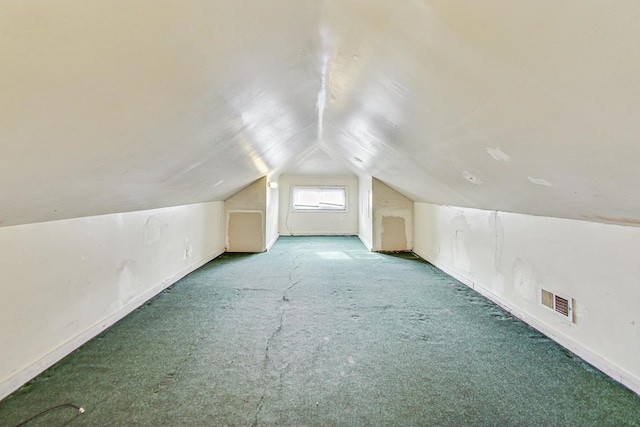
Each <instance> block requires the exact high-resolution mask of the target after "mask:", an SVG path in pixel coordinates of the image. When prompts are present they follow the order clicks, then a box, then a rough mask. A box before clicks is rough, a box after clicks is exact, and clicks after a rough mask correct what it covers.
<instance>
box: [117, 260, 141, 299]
mask: <svg viewBox="0 0 640 427" xmlns="http://www.w3.org/2000/svg"><path fill="white" fill-rule="evenodd" d="M135 271H136V261H135V260H133V259H128V260H125V261H123V262H122V264H121V265H120V267H119V268H118V269H117V274H118V300H119V302H120V304H121V305H120V307H124V306H126V305H127V304H128V303H129V302H130V301H131V300H132V299H133V298H134V297H135V296H136V282H137V279H136V274H135Z"/></svg>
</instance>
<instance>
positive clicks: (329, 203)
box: [291, 186, 347, 211]
mask: <svg viewBox="0 0 640 427" xmlns="http://www.w3.org/2000/svg"><path fill="white" fill-rule="evenodd" d="M291 200H292V205H293V209H294V210H305V211H346V210H347V188H346V187H297V186H294V187H293V190H292V197H291Z"/></svg>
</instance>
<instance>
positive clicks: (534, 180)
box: [527, 176, 553, 187]
mask: <svg viewBox="0 0 640 427" xmlns="http://www.w3.org/2000/svg"><path fill="white" fill-rule="evenodd" d="M527 179H528V180H529V182H531V183H532V184H536V185H543V186H545V187H553V184H551V183H550V182H549V181H547V180H546V179H541V178H533V177H531V176H529V177H527Z"/></svg>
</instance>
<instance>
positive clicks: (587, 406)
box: [0, 237, 640, 426]
mask: <svg viewBox="0 0 640 427" xmlns="http://www.w3.org/2000/svg"><path fill="white" fill-rule="evenodd" d="M63 402H73V403H76V404H78V405H81V406H83V407H84V408H85V409H86V413H85V414H83V415H78V414H77V413H76V412H75V410H74V409H72V408H61V409H58V410H56V411H53V412H51V413H49V414H46V415H44V416H42V417H40V418H38V419H36V420H34V421H33V422H32V423H30V424H29V425H47V426H62V425H74V426H75V425H78V426H80V425H94V426H114V425H142V426H159V425H171V426H177V425H207V426H209V425H245V426H248V425H350V426H351V425H427V426H465V425H477V426H565V425H566V426H640V397H639V396H637V395H636V394H634V393H632V392H631V391H629V390H627V389H625V388H624V387H622V386H620V385H619V384H617V383H616V382H614V381H612V380H611V379H609V378H608V377H606V376H605V375H603V374H602V373H601V372H599V371H597V370H596V369H594V368H592V367H591V366H589V365H588V364H586V363H584V362H583V361H582V360H581V359H579V358H577V357H576V356H574V355H573V354H571V353H570V352H568V351H566V350H564V349H563V348H561V347H559V346H558V345H556V344H555V343H554V342H552V341H551V340H549V339H547V338H546V337H544V336H543V335H541V334H540V333H538V332H536V331H535V330H533V329H532V328H530V327H529V326H527V325H525V324H524V323H522V322H520V321H519V320H517V319H515V318H513V317H512V316H510V315H509V314H508V313H506V312H504V311H503V310H502V309H500V308H498V307H497V306H495V305H494V304H492V303H491V302H489V301H487V300H486V299H484V298H483V297H481V296H480V295H478V294H477V293H475V292H474V291H472V290H470V289H468V288H467V287H465V286H464V285H462V284H460V283H459V282H457V281H456V280H454V279H452V278H451V277H449V276H447V275H446V274H444V273H442V272H441V271H439V270H437V269H436V268H434V267H433V266H431V265H430V264H428V263H426V262H424V261H422V260H420V259H419V258H417V257H415V256H414V255H412V254H401V255H381V254H376V253H371V252H368V251H366V250H365V248H364V247H363V246H362V244H361V243H360V241H359V240H358V239H357V238H355V237H282V238H280V239H279V240H278V241H277V243H276V244H275V245H274V247H273V249H272V250H271V251H270V252H268V253H264V254H256V255H246V254H224V255H222V256H220V257H219V258H217V259H215V260H214V261H212V262H210V263H209V264H207V265H205V266H204V267H202V268H200V269H199V270H197V271H195V272H193V273H192V274H190V275H189V276H187V277H185V278H184V279H182V280H181V281H180V282H178V283H177V284H175V285H174V286H172V287H171V288H170V289H168V290H166V291H164V292H163V293H161V294H160V295H158V296H157V297H156V298H154V299H152V300H151V301H149V302H148V303H147V304H146V305H145V306H143V307H141V308H140V309H138V310H136V311H134V312H133V313H132V314H131V315H129V316H128V317H126V318H125V319H123V320H122V321H120V322H119V323H118V324H116V325H115V326H114V327H112V328H111V329H109V330H108V331H106V332H105V333H103V334H102V335H101V336H99V337H97V338H95V339H93V340H92V341H90V342H89V343H87V344H86V345H84V346H83V347H82V348H80V349H79V350H77V351H76V352H74V353H73V354H71V355H69V356H68V357H66V358H65V359H64V360H63V361H61V362H60V363H58V364H57V365H55V366H54V367H53V368H51V369H49V370H48V371H46V372H45V373H43V374H42V375H40V376H39V377H38V378H36V379H35V380H34V381H32V382H31V383H29V384H28V385H26V386H24V387H23V388H22V389H20V390H19V391H18V392H16V393H14V394H13V395H12V396H10V397H8V398H7V399H5V400H4V401H2V402H1V403H0V424H2V425H15V424H17V423H19V422H20V421H22V420H24V419H26V418H28V417H30V416H31V415H33V414H35V413H37V412H39V411H41V410H43V409H46V408H48V407H51V406H54V405H56V404H59V403H63Z"/></svg>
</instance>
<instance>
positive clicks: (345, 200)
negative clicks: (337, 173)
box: [289, 185, 349, 213]
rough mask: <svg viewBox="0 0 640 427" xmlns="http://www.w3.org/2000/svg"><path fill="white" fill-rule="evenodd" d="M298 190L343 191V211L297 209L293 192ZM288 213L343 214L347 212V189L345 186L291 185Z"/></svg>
mask: <svg viewBox="0 0 640 427" xmlns="http://www.w3.org/2000/svg"><path fill="white" fill-rule="evenodd" d="M298 188H302V189H304V188H313V189H319V188H341V189H343V190H344V209H297V208H296V207H295V206H294V197H293V195H294V192H295V190H296V189H298ZM289 200H290V202H289V212H297V213H301V212H305V213H313V212H321V213H327V212H331V213H345V212H348V211H349V187H348V186H346V185H292V186H291V188H290V192H289Z"/></svg>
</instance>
